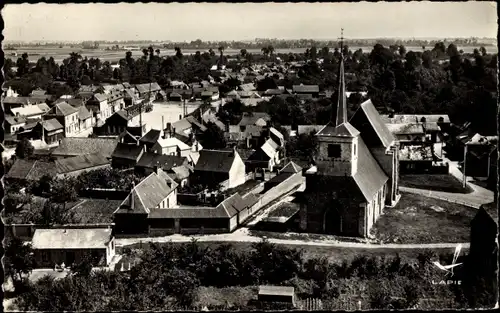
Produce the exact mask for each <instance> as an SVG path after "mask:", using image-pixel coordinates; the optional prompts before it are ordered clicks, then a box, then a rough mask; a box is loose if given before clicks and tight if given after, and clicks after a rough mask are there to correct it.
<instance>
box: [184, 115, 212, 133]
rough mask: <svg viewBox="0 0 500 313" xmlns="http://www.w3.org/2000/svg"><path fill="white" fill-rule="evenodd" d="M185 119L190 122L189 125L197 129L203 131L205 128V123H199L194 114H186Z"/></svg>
mask: <svg viewBox="0 0 500 313" xmlns="http://www.w3.org/2000/svg"><path fill="white" fill-rule="evenodd" d="M186 120H187V121H188V122H189V123H191V126H196V128H198V129H199V130H201V131H203V132H204V131H206V130H207V128H206V127H205V125H203V124H200V122H198V120H197V119H196V118H195V117H194V116H192V115H189V116H187V117H186Z"/></svg>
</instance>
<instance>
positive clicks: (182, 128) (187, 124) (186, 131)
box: [167, 115, 207, 136]
mask: <svg viewBox="0 0 500 313" xmlns="http://www.w3.org/2000/svg"><path fill="white" fill-rule="evenodd" d="M167 129H168V130H170V129H172V130H173V132H174V133H178V134H181V135H184V136H189V135H190V134H193V135H195V134H197V133H200V132H205V131H206V130H207V127H206V126H205V125H203V124H201V123H200V122H199V121H198V120H197V119H196V118H195V117H194V116H191V115H189V116H186V117H185V118H183V119H181V120H178V121H177V122H174V123H172V124H171V126H170V129H169V126H168V124H167Z"/></svg>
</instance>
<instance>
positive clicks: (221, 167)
mask: <svg viewBox="0 0 500 313" xmlns="http://www.w3.org/2000/svg"><path fill="white" fill-rule="evenodd" d="M234 160H235V155H234V151H221V150H201V151H200V158H199V159H198V162H197V163H196V166H195V167H194V170H195V171H205V172H218V173H229V170H230V169H231V166H232V165H233V162H234Z"/></svg>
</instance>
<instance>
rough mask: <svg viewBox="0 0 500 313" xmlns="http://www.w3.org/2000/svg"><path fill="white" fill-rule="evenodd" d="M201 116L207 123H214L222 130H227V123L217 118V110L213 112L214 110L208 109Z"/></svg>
mask: <svg viewBox="0 0 500 313" xmlns="http://www.w3.org/2000/svg"><path fill="white" fill-rule="evenodd" d="M201 118H202V119H203V122H204V123H205V124H208V123H213V124H215V126H217V127H218V128H219V129H220V130H222V131H226V125H225V124H224V123H223V122H221V121H220V120H219V119H218V118H217V116H216V115H215V112H213V111H212V110H206V111H205V112H203V114H202V116H201Z"/></svg>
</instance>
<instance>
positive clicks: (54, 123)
mask: <svg viewBox="0 0 500 313" xmlns="http://www.w3.org/2000/svg"><path fill="white" fill-rule="evenodd" d="M43 128H45V130H46V131H48V132H50V131H53V130H57V129H63V126H62V125H61V123H59V121H58V120H57V119H55V118H52V119H50V120H45V121H43Z"/></svg>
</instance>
